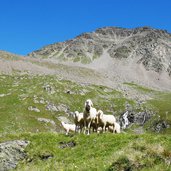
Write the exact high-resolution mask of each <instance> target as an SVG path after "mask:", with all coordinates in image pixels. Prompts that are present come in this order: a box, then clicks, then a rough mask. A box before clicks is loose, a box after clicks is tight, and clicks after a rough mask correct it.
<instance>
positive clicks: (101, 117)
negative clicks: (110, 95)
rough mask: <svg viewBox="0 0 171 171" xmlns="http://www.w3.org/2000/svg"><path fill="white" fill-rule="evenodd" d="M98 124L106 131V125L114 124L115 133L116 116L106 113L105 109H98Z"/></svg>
mask: <svg viewBox="0 0 171 171" xmlns="http://www.w3.org/2000/svg"><path fill="white" fill-rule="evenodd" d="M97 118H98V119H97V124H98V125H100V126H102V127H103V128H102V131H104V132H105V131H106V127H109V126H112V127H113V133H114V131H115V129H114V128H115V122H116V118H115V117H114V116H113V115H105V114H104V113H103V111H101V110H98V112H97Z"/></svg>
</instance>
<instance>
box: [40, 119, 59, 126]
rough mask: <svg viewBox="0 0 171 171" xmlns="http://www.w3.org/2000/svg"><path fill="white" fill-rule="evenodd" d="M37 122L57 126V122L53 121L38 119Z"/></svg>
mask: <svg viewBox="0 0 171 171" xmlns="http://www.w3.org/2000/svg"><path fill="white" fill-rule="evenodd" d="M37 120H38V121H40V122H44V123H50V124H52V125H53V126H55V125H56V124H55V122H54V121H53V120H51V119H46V118H37Z"/></svg>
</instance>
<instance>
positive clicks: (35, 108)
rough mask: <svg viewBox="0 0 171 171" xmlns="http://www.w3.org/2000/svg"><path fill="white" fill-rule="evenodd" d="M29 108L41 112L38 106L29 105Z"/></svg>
mask: <svg viewBox="0 0 171 171" xmlns="http://www.w3.org/2000/svg"><path fill="white" fill-rule="evenodd" d="M28 110H30V111H35V112H40V110H39V109H38V108H37V107H35V106H29V107H28Z"/></svg>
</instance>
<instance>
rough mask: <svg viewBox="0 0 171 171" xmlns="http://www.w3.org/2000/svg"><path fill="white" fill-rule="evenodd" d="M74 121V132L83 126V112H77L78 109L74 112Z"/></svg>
mask: <svg viewBox="0 0 171 171" xmlns="http://www.w3.org/2000/svg"><path fill="white" fill-rule="evenodd" d="M74 122H75V125H76V128H75V132H76V131H77V130H78V129H79V133H80V131H81V130H82V128H83V127H84V119H83V113H79V112H78V111H75V112H74Z"/></svg>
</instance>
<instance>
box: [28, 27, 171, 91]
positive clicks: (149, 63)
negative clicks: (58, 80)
mask: <svg viewBox="0 0 171 171" xmlns="http://www.w3.org/2000/svg"><path fill="white" fill-rule="evenodd" d="M28 56H30V57H35V58H42V59H45V60H48V61H51V62H53V63H62V64H65V65H69V66H79V67H86V68H91V69H93V70H96V71H98V72H100V73H102V74H104V75H105V76H106V77H109V78H110V80H113V81H114V82H130V81H133V82H136V83H140V84H143V85H145V86H149V87H155V88H164V89H170V87H171V86H170V85H171V34H170V33H168V32H167V31H165V30H158V29H153V28H150V27H140V28H135V29H125V28H119V27H104V28H100V29H97V30H96V31H94V32H90V33H83V34H81V35H79V36H77V37H75V38H74V39H71V40H68V41H65V42H62V43H61V42H60V43H55V44H52V45H49V46H45V47H43V48H42V49H40V50H37V51H34V52H32V53H30V54H29V55H28Z"/></svg>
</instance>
